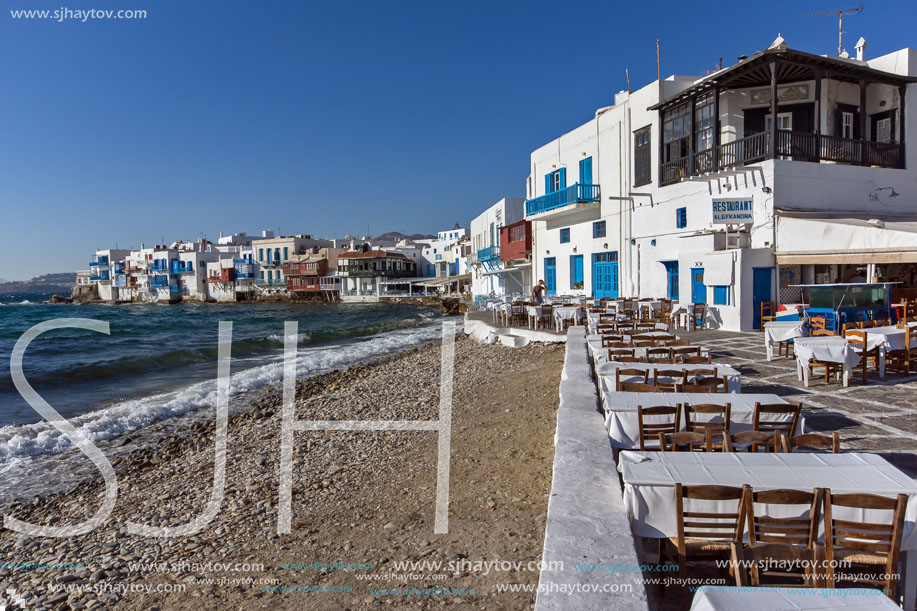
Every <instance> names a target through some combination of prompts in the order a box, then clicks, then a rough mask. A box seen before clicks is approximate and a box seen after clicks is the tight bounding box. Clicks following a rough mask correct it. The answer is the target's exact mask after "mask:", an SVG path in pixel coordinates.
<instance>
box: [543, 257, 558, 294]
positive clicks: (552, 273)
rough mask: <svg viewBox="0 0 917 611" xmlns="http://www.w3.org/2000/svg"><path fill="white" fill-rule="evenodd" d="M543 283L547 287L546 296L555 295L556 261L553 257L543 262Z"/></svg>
mask: <svg viewBox="0 0 917 611" xmlns="http://www.w3.org/2000/svg"><path fill="white" fill-rule="evenodd" d="M544 283H545V284H546V285H547V286H548V295H554V294H556V293H557V259H556V258H554V257H547V258H545V260H544Z"/></svg>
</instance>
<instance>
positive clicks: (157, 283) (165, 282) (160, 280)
mask: <svg viewBox="0 0 917 611" xmlns="http://www.w3.org/2000/svg"><path fill="white" fill-rule="evenodd" d="M150 286H151V287H152V288H154V289H164V288H166V287H168V286H169V277H168V276H153V277H152V278H150Z"/></svg>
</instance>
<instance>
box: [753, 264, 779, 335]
mask: <svg viewBox="0 0 917 611" xmlns="http://www.w3.org/2000/svg"><path fill="white" fill-rule="evenodd" d="M751 271H752V287H751V304H752V310H751V312H752V316H753V319H752V320H753V322H752V327H753V328H755V329H760V328H761V304H762V303H763V302H765V301H773V299H772V298H771V297H772V295H771V287H772V286H773V278H774V268H773V267H755V268H753V269H752V270H751Z"/></svg>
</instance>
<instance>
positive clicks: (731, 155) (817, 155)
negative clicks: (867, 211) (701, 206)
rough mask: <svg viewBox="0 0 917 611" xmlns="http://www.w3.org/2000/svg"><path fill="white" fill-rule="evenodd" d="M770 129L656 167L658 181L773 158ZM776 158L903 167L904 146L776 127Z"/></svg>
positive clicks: (664, 183)
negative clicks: (777, 128)
mask: <svg viewBox="0 0 917 611" xmlns="http://www.w3.org/2000/svg"><path fill="white" fill-rule="evenodd" d="M772 149H773V147H772V146H771V134H770V132H760V133H757V134H753V135H751V136H748V137H746V138H741V139H739V140H735V141H733V142H727V143H725V144H721V145H720V146H718V147H716V148H713V149H710V150H706V151H701V152H699V153H695V154H694V155H691V156H688V157H683V158H682V159H676V160H674V161H669V162H666V163H663V164H660V166H659V184H660V186H662V185H670V184H673V183H676V182H679V181H680V180H681V179H683V178H688V177H690V176H701V175H704V174H708V173H711V172H720V171H723V170H727V169H731V168H737V167H742V166H746V165H750V164H753V163H758V162H760V161H764V160H766V159H773V158H774V157H775V155H774V151H773V150H772ZM776 158H777V159H785V160H789V161H807V162H811V163H825V162H829V163H844V164H850V165H864V166H875V167H881V168H904V145H903V144H898V143H894V142H872V141H865V140H854V139H850V138H838V137H837V136H825V135H822V134H815V133H809V132H795V131H789V130H777V146H776Z"/></svg>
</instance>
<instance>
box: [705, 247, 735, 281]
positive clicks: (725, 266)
mask: <svg viewBox="0 0 917 611" xmlns="http://www.w3.org/2000/svg"><path fill="white" fill-rule="evenodd" d="M732 268H733V259H732V253H731V252H725V253H715V254H709V255H704V284H706V285H707V286H732Z"/></svg>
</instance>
